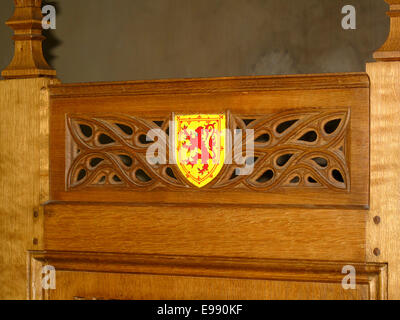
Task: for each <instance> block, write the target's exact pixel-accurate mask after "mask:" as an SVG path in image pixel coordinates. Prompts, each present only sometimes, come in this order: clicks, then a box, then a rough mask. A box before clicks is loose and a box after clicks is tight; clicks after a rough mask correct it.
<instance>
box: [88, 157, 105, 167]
mask: <svg viewBox="0 0 400 320" xmlns="http://www.w3.org/2000/svg"><path fill="white" fill-rule="evenodd" d="M103 161H104V159H102V158H92V159H90V161H89V164H90V166H91V167H92V168H94V167H96V166H97V165H99V164H100V163H101V162H103Z"/></svg>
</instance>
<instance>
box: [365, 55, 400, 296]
mask: <svg viewBox="0 0 400 320" xmlns="http://www.w3.org/2000/svg"><path fill="white" fill-rule="evenodd" d="M367 72H368V74H369V76H370V78H371V210H370V216H369V219H368V224H367V225H368V231H367V257H368V261H379V262H387V263H388V266H389V298H390V299H400V286H399V283H400V255H399V252H400V238H399V233H400V211H399V208H400V180H399V170H400V165H399V161H398V155H399V153H400V129H399V121H400V108H399V106H400V86H399V77H400V62H378V63H369V64H368V65H367ZM376 216H378V217H380V221H381V222H380V223H379V224H376V223H375V222H374V217H376ZM375 248H377V249H379V250H380V255H379V256H376V255H375V254H374V250H375ZM375 252H376V253H377V251H375Z"/></svg>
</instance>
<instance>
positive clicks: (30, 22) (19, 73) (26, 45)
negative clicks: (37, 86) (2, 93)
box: [1, 0, 56, 79]
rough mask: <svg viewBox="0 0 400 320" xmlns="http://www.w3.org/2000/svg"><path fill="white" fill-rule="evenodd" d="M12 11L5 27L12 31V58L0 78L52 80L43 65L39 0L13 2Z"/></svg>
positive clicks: (50, 71)
mask: <svg viewBox="0 0 400 320" xmlns="http://www.w3.org/2000/svg"><path fill="white" fill-rule="evenodd" d="M14 3H15V12H14V14H13V16H12V17H11V18H10V19H9V20H8V21H7V22H6V24H7V25H8V26H9V27H10V28H12V29H13V30H14V37H13V40H14V42H15V45H14V47H15V50H14V57H13V60H12V61H11V63H10V65H9V66H8V67H7V68H6V69H4V70H3V71H2V73H1V75H2V76H3V77H4V78H5V79H27V78H38V77H55V76H56V71H55V70H53V69H52V68H51V67H50V66H49V65H48V64H47V62H46V60H45V58H44V56H43V51H42V41H43V40H44V39H45V37H44V36H43V35H42V10H41V5H42V0H14Z"/></svg>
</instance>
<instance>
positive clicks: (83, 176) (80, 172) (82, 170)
mask: <svg viewBox="0 0 400 320" xmlns="http://www.w3.org/2000/svg"><path fill="white" fill-rule="evenodd" d="M85 177H86V170H85V169H81V170H80V171H79V173H78V176H77V178H76V181H78V182H79V181H81V180H83V179H84V178H85Z"/></svg>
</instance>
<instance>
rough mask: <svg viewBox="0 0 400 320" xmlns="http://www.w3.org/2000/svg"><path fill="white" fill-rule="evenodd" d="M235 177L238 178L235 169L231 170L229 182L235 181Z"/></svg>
mask: <svg viewBox="0 0 400 320" xmlns="http://www.w3.org/2000/svg"><path fill="white" fill-rule="evenodd" d="M237 177H239V175H238V174H237V172H236V169H235V170H233V172H232V175H231V177H230V178H229V180H233V179H236V178H237Z"/></svg>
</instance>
